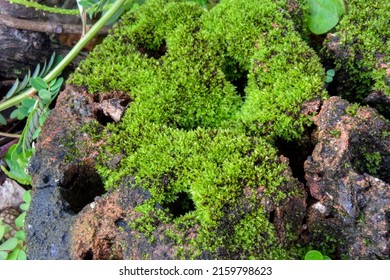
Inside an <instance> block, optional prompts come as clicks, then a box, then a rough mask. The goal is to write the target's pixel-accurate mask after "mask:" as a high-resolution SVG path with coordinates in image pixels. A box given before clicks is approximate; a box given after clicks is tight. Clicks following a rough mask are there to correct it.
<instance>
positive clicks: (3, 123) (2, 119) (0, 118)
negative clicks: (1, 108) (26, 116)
mask: <svg viewBox="0 0 390 280" xmlns="http://www.w3.org/2000/svg"><path fill="white" fill-rule="evenodd" d="M0 124H1V125H6V124H7V120H6V119H5V118H4V117H3V115H2V114H0Z"/></svg>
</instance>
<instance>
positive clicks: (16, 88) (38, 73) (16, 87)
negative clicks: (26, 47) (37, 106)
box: [2, 52, 62, 101]
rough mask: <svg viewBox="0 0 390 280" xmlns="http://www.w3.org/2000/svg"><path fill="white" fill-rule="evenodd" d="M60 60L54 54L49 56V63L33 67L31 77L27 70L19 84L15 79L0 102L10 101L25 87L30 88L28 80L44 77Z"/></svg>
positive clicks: (59, 57)
mask: <svg viewBox="0 0 390 280" xmlns="http://www.w3.org/2000/svg"><path fill="white" fill-rule="evenodd" d="M61 59H62V57H61V56H56V54H55V52H54V53H53V54H52V55H51V57H50V59H49V62H46V60H45V62H44V64H43V66H42V68H41V65H40V64H38V65H37V66H36V67H35V70H34V72H33V74H32V75H31V71H30V70H28V73H27V74H26V75H25V76H24V78H23V81H22V82H19V79H16V81H15V83H14V84H13V86H12V87H11V89H10V90H9V91H8V92H7V94H6V95H5V97H4V98H3V100H2V101H5V100H7V99H10V98H12V97H14V96H15V95H16V94H18V93H20V92H22V91H23V90H24V89H26V88H27V87H31V83H30V79H31V78H36V77H41V78H42V77H44V76H45V75H46V74H47V73H49V72H50V70H52V69H53V68H54V67H55V66H56V65H57V64H58V63H59V62H60V60H61Z"/></svg>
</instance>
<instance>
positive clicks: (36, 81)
mask: <svg viewBox="0 0 390 280" xmlns="http://www.w3.org/2000/svg"><path fill="white" fill-rule="evenodd" d="M30 83H31V85H32V86H33V88H35V89H36V90H37V91H40V90H42V89H47V88H48V87H49V86H48V84H47V83H46V82H45V81H44V80H43V79H42V78H41V77H36V78H33V79H31V80H30Z"/></svg>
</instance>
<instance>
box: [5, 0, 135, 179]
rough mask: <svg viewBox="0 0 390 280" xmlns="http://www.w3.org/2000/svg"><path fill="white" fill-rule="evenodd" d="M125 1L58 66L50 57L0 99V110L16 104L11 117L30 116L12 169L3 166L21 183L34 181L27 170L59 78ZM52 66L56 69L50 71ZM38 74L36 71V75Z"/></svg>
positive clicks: (11, 155) (12, 151)
mask: <svg viewBox="0 0 390 280" xmlns="http://www.w3.org/2000/svg"><path fill="white" fill-rule="evenodd" d="M126 1H127V0H117V1H115V2H114V3H113V4H112V6H111V7H110V9H109V10H108V11H107V12H106V13H105V14H104V15H103V16H102V17H101V18H100V20H99V21H98V22H97V23H96V24H95V25H94V26H92V28H91V29H90V30H89V32H88V33H87V34H86V35H85V36H84V37H83V38H82V39H81V40H80V41H79V42H78V43H77V44H76V45H75V46H74V47H73V49H72V50H71V51H70V52H69V53H68V55H66V56H65V57H64V58H63V59H62V60H61V61H60V62H59V63H58V64H57V65H55V63H54V62H55V60H54V59H53V62H51V60H50V61H49V63H48V64H47V65H46V66H45V65H44V67H43V68H44V69H45V70H44V71H42V69H39V70H37V69H36V70H35V71H34V73H33V75H32V76H31V77H30V76H29V75H27V78H25V79H23V81H22V82H21V83H19V81H18V82H17V83H16V84H17V85H16V86H15V85H14V86H13V87H12V89H11V90H12V91H11V92H9V93H7V97H6V99H5V100H2V102H0V112H1V111H3V110H5V109H8V108H11V107H13V106H17V109H16V112H13V113H12V114H11V115H12V117H16V118H19V119H22V118H25V117H27V122H26V126H25V128H24V130H23V132H22V135H21V137H20V139H19V142H18V143H17V144H14V145H12V146H11V147H10V148H9V150H8V152H7V154H6V156H5V157H4V159H5V162H6V163H7V165H8V168H9V170H8V169H7V168H6V167H5V166H1V168H2V170H3V171H4V172H5V173H6V174H7V175H8V176H9V177H10V178H13V179H15V180H17V181H18V182H19V183H22V184H31V177H30V176H29V175H28V173H27V171H26V169H27V165H28V161H29V159H30V157H31V156H32V155H33V153H34V148H33V146H32V142H33V141H34V140H35V139H36V137H38V135H39V132H40V128H41V127H42V124H43V122H44V120H45V119H46V117H47V115H48V113H49V109H48V108H49V104H50V103H51V101H52V100H53V99H54V98H55V96H56V95H57V94H58V92H59V90H60V87H61V85H62V83H63V79H62V78H60V79H58V80H57V77H58V76H59V75H60V73H61V72H62V70H64V68H65V67H66V66H67V65H68V64H69V63H70V62H71V61H73V59H74V58H75V57H76V56H77V54H78V53H79V52H80V51H81V50H82V49H83V48H84V47H85V45H86V44H87V43H88V42H89V41H90V40H91V39H92V38H93V37H94V36H95V35H96V34H97V33H98V31H99V30H100V29H101V28H102V27H103V26H104V25H105V24H106V23H107V22H108V21H109V20H110V19H111V18H112V17H113V16H114V15H115V14H116V13H117V12H118V10H120V9H121V8H122V6H123V5H124V3H125V2H126ZM54 65H55V66H54ZM48 66H50V67H48ZM52 66H54V67H52ZM39 68H40V67H39ZM50 68H53V69H51V70H48V69H50ZM35 73H37V75H36V76H35V75H34V74H35ZM39 74H42V75H39ZM43 76H44V77H43ZM24 89H25V90H24ZM2 121H3V123H4V121H5V118H4V117H2Z"/></svg>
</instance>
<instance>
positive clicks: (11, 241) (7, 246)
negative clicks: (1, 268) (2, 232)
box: [0, 237, 18, 251]
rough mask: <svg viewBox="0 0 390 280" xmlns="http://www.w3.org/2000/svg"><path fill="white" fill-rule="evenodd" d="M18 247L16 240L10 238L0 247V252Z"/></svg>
mask: <svg viewBox="0 0 390 280" xmlns="http://www.w3.org/2000/svg"><path fill="white" fill-rule="evenodd" d="M17 245H18V240H17V239H16V238H15V237H12V238H10V239H8V240H6V241H5V242H4V243H3V244H1V245H0V251H11V250H13V249H15V248H16V246H17Z"/></svg>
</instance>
